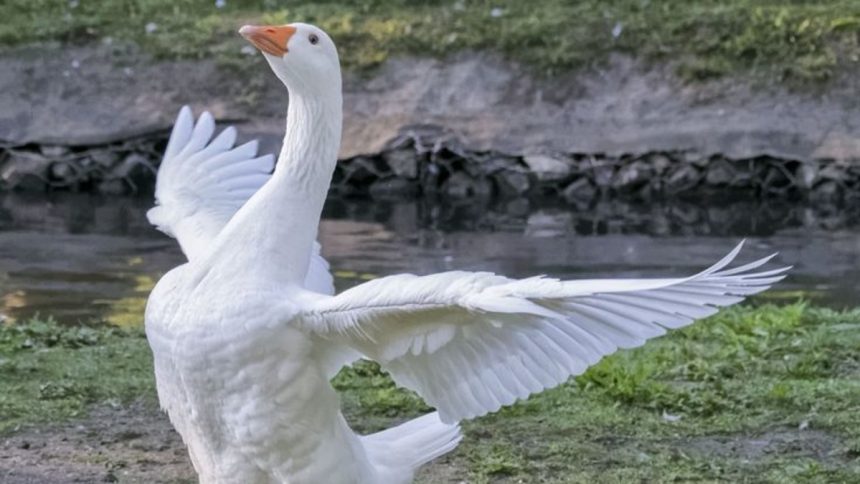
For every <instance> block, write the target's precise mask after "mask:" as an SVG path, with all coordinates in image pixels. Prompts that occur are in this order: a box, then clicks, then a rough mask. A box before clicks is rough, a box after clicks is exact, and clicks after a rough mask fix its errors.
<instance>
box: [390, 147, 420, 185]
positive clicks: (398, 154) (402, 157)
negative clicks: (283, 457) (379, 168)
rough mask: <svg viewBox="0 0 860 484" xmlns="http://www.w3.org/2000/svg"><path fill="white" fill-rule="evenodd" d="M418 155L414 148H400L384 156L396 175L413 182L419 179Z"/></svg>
mask: <svg viewBox="0 0 860 484" xmlns="http://www.w3.org/2000/svg"><path fill="white" fill-rule="evenodd" d="M418 156H419V155H418V153H416V152H415V150H414V149H412V148H400V149H396V150H393V151H389V152H387V153H384V154H383V155H382V159H383V160H385V162H386V163H388V166H389V168H390V169H391V171H392V172H394V174H395V175H397V176H399V177H401V178H407V179H410V180H413V179H415V178H417V177H418Z"/></svg>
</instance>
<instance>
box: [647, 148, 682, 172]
mask: <svg viewBox="0 0 860 484" xmlns="http://www.w3.org/2000/svg"><path fill="white" fill-rule="evenodd" d="M646 160H647V163H648V165H649V166H651V169H652V170H653V171H654V174H656V175H662V174H664V173H666V172H667V171H668V170H669V168H670V167H671V166H672V165H673V164H674V163H675V162H674V161H672V159H671V158H669V157H668V156H666V155H665V154H663V153H652V154H650V155H648V156H647V158H646Z"/></svg>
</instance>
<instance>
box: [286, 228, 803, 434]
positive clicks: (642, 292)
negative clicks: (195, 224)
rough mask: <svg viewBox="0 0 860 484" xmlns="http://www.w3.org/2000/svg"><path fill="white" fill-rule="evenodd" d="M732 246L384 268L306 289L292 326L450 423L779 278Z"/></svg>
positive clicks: (687, 321) (578, 370) (553, 382)
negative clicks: (643, 274)
mask: <svg viewBox="0 0 860 484" xmlns="http://www.w3.org/2000/svg"><path fill="white" fill-rule="evenodd" d="M741 246H742V244H739V245H738V246H737V247H736V248H735V249H734V250H732V251H731V252H730V253H729V254H728V255H727V256H726V257H724V258H723V259H721V260H720V261H719V262H717V263H716V264H714V265H713V266H711V267H709V268H708V269H706V270H704V271H702V272H700V273H698V274H696V275H694V276H692V277H688V278H678V279H622V280H616V281H614V282H613V281H612V280H608V279H603V280H594V281H588V280H582V281H559V280H555V279H549V278H544V277H538V278H529V279H522V280H512V279H507V278H504V277H500V276H497V275H494V274H490V273H469V272H446V273H441V274H434V275H430V276H423V277H418V276H414V275H405V274H404V275H396V276H389V277H385V278H381V279H377V280H374V281H370V282H367V283H365V284H362V285H360V286H357V287H354V288H352V289H349V290H347V291H345V292H343V293H342V294H340V295H337V296H318V297H313V298H311V300H310V302H309V303H308V304H307V305H306V306H307V307H306V308H305V310H304V311H303V312H301V313H300V314H299V315H298V316H296V317H295V319H293V321H292V324H296V325H298V326H299V327H302V328H304V329H305V330H307V331H310V332H312V333H314V334H316V335H318V336H320V337H321V338H323V339H326V340H330V341H333V342H337V343H338V344H343V345H347V346H350V347H352V348H354V349H356V350H357V351H359V352H361V353H362V354H363V355H365V356H366V357H368V358H371V359H374V360H377V361H378V362H379V363H380V364H381V365H382V366H383V368H385V369H386V370H387V371H389V372H390V373H391V375H392V377H393V378H394V380H395V381H396V382H397V383H398V384H400V385H403V386H405V387H408V388H411V389H413V390H415V391H416V392H417V393H418V394H419V395H420V396H421V397H423V398H424V399H425V400H426V401H427V403H428V404H430V405H433V406H435V407H436V408H437V409H438V411H439V414H440V416H441V418H442V420H443V421H445V422H452V421H457V420H461V419H463V418H471V417H475V416H479V415H483V414H485V413H488V412H492V411H495V410H498V409H499V408H500V407H501V406H503V405H509V404H511V403H513V402H514V401H516V400H518V399H523V398H526V397H528V395H530V394H533V393H536V392H540V391H542V390H544V389H547V388H551V387H554V386H556V385H558V384H560V383H562V382H564V381H565V380H567V379H568V378H570V377H571V376H575V375H579V374H581V373H582V372H584V371H585V370H586V369H587V368H588V367H589V366H591V365H593V364H595V363H597V362H598V361H599V360H600V359H601V358H603V357H604V356H606V355H609V354H611V353H613V352H615V351H617V350H618V349H619V348H633V347H637V346H641V345H642V344H644V343H645V341H647V340H649V339H651V338H655V337H658V336H661V335H663V334H665V333H666V331H667V329H675V328H680V327H683V326H686V325H688V324H691V323H692V322H693V321H695V320H696V319H698V318H703V317H706V316H710V315H712V314H714V313H715V312H717V311H718V309H719V308H720V307H723V306H727V305H731V304H735V303H737V302H738V301H740V300H742V299H743V297H744V296H748V295H750V294H755V293H758V292H761V291H763V290H765V289H767V288H768V287H769V286H770V285H772V284H774V283H776V282H777V281H779V280H780V279H782V278H783V277H784V273H785V272H786V271H787V270H788V268H781V269H775V270H765V271H759V272H754V271H755V270H757V269H759V268H761V267H762V266H763V265H764V264H766V263H767V262H768V261H770V260H771V259H772V257H773V256H771V257H767V258H764V259H760V260H757V261H754V262H751V263H748V264H744V265H740V266H738V267H735V268H732V269H728V268H727V267H728V266H729V264H731V262H732V261H733V260H734V258H735V257H736V256H737V255H738V253H739V252H740V249H741Z"/></svg>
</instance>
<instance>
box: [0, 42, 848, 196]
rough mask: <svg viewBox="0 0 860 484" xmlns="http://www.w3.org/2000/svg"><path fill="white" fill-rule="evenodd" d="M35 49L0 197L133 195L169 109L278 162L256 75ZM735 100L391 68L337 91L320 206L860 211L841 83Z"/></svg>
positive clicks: (694, 88) (646, 78)
mask: <svg viewBox="0 0 860 484" xmlns="http://www.w3.org/2000/svg"><path fill="white" fill-rule="evenodd" d="M46 48H47V49H48V50H49V51H51V52H52V53H53V54H55V55H52V56H49V58H48V60H47V61H45V62H47V65H44V66H43V65H42V63H43V59H44V57H45V56H44V55H41V56H34V52H37V51H34V48H33V47H21V48H12V49H6V50H4V51H2V52H0V62H3V63H5V64H7V65H9V67H10V68H9V69H7V70H5V71H4V72H2V73H0V93H2V94H0V113H2V114H0V190H13V189H15V190H30V191H44V190H47V189H69V190H87V191H94V192H101V193H105V194H120V193H127V192H130V191H134V190H138V191H144V192H145V191H146V190H145V187H146V186H147V185H151V183H152V180H153V172H154V169H155V167H156V166H157V163H158V160H159V158H160V152H161V149H162V148H163V145H164V141H165V139H166V136H167V133H168V130H169V128H170V126H171V124H172V122H173V117H174V116H175V113H176V111H177V110H178V107H179V106H180V105H182V104H190V105H191V106H193V108H194V110H195V113H197V114H199V113H200V112H201V111H202V110H204V109H207V110H210V111H211V112H212V113H213V114H214V115H215V117H216V118H217V119H218V120H219V126H220V127H224V126H226V125H227V124H235V125H236V126H237V128H238V130H239V133H240V137H241V138H242V139H249V138H257V139H259V140H260V141H261V152H277V150H278V148H279V143H280V140H281V137H282V133H283V119H282V116H283V112H285V109H286V104H287V99H286V95H285V93H284V92H283V87H282V86H280V85H279V84H278V81H277V80H276V79H274V77H273V76H270V75H268V73H267V72H265V71H263V70H262V69H263V67H264V66H257V65H256V64H255V63H254V62H249V67H248V69H245V70H237V69H235V68H230V67H226V66H223V65H219V64H218V63H217V62H215V61H210V60H198V61H190V60H157V59H153V58H150V57H148V56H147V55H146V54H143V53H140V52H131V53H128V52H125V53H120V54H118V53H117V52H116V51H115V50H116V49H114V50H111V49H109V48H107V47H105V46H68V47H67V48H66V49H62V50H61V49H57V48H56V47H50V46H48V47H46ZM51 49H54V50H51ZM70 65H75V66H77V67H76V68H74V69H72V68H70V67H69V66H70ZM121 66H125V67H121ZM258 68H259V70H258ZM849 70H850V69H849ZM54 72H62V73H63V75H62V76H56V75H53V74H52V73H54ZM478 79H479V80H480V81H481V82H475V80H478ZM32 85H38V86H40V90H41V92H42V93H43V94H44V95H43V96H41V97H40V98H39V99H33V98H32V93H31V92H30V88H31V86H32ZM752 86H753V85H752V84H751V82H750V81H747V80H744V79H719V80H713V81H703V82H699V83H695V84H691V83H686V82H682V81H681V80H679V79H678V78H677V77H676V76H675V75H674V74H673V69H672V66H671V65H669V64H666V65H647V66H646V65H645V64H643V63H642V62H639V61H636V60H635V59H632V58H629V57H623V56H620V55H615V56H613V57H612V58H611V59H610V61H609V62H608V64H607V65H606V66H603V67H601V68H593V69H588V70H580V71H577V72H571V73H568V74H561V75H558V76H556V77H553V78H551V79H550V78H541V77H538V76H535V75H534V74H533V73H532V72H530V70H529V69H528V68H527V67H526V66H523V65H519V64H515V63H512V62H510V61H505V60H503V59H501V58H499V57H498V56H494V55H492V54H487V53H482V52H462V53H459V54H456V55H454V56H452V57H451V58H450V59H446V60H445V61H442V60H438V59H427V58H394V59H391V60H389V61H387V62H386V63H385V64H383V65H382V66H380V67H379V68H378V69H377V70H375V71H374V72H373V73H369V74H368V73H365V74H355V73H349V72H347V74H346V77H345V80H344V90H345V96H344V108H345V111H344V118H345V119H344V128H345V131H344V137H343V142H342V146H341V153H340V156H339V157H340V158H341V160H342V162H341V163H340V164H339V169H338V173H336V174H335V186H336V190H335V191H336V192H338V193H342V194H345V195H358V196H367V195H374V196H380V197H383V198H384V197H395V198H406V199H408V198H415V197H417V196H423V195H425V194H428V193H429V194H433V193H438V194H442V195H444V196H450V197H452V198H481V197H486V196H497V197H499V198H501V199H505V198H516V197H532V196H534V195H536V194H537V195H539V194H542V193H543V194H545V193H553V194H560V195H562V196H563V197H564V198H566V199H567V200H589V199H592V198H595V197H596V196H598V195H604V196H606V195H609V196H622V197H628V198H634V199H645V200H647V199H649V198H651V197H657V198H659V197H666V196H675V195H684V194H698V193H700V192H701V191H702V190H703V189H707V190H713V191H717V192H720V191H725V190H729V189H730V190H740V191H742V192H745V193H747V194H752V195H754V196H760V197H763V198H767V197H773V198H785V199H793V198H811V199H822V200H840V199H851V198H854V197H855V196H857V195H858V194H860V164H858V163H860V100H858V99H857V97H856V92H858V90H860V76H854V75H852V73H851V72H847V71H846V72H845V73H843V75H842V76H840V77H839V78H838V79H836V80H834V81H832V83H831V85H830V86H829V88H828V92H827V94H826V95H825V94H823V93H818V92H814V91H808V92H800V91H790V90H787V89H786V88H781V87H775V86H771V87H766V86H758V87H752Z"/></svg>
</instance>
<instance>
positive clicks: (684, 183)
mask: <svg viewBox="0 0 860 484" xmlns="http://www.w3.org/2000/svg"><path fill="white" fill-rule="evenodd" d="M701 178H702V174H701V172H700V171H699V169H698V168H696V167H695V166H693V165H690V164H684V165H681V166H679V167H678V168H677V169H676V170H675V171H674V172H673V173H672V174H671V175H669V178H668V179H667V180H666V190H667V191H668V192H669V193H680V192H683V191H686V190H689V189H691V188H693V187H695V186H696V185H698V184H699V181H700V180H701Z"/></svg>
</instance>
